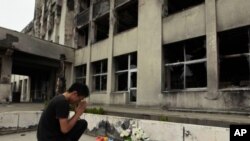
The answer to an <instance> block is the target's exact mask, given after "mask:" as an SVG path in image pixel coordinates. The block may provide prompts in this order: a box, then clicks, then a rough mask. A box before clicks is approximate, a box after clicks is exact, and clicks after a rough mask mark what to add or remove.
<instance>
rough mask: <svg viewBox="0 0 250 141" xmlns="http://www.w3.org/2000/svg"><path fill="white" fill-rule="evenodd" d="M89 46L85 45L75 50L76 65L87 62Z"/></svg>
mask: <svg viewBox="0 0 250 141" xmlns="http://www.w3.org/2000/svg"><path fill="white" fill-rule="evenodd" d="M88 53H89V52H88V47H84V48H81V49H78V50H76V51H75V66H78V65H82V64H87V62H88V58H89V55H90V54H88Z"/></svg>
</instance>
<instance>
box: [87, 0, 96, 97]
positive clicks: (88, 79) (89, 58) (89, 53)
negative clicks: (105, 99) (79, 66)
mask: <svg viewBox="0 0 250 141" xmlns="http://www.w3.org/2000/svg"><path fill="white" fill-rule="evenodd" d="M92 15H93V1H92V0H91V1H90V7H89V20H90V22H89V33H88V34H89V36H88V37H89V38H88V46H87V47H86V51H87V52H88V53H87V54H88V60H87V69H86V85H87V86H89V91H90V93H91V92H92V73H91V72H92V67H91V45H92V42H93V41H94V33H93V31H94V28H93V24H94V23H93V21H92V17H93V16H92ZM88 100H89V101H90V98H89V99H88Z"/></svg>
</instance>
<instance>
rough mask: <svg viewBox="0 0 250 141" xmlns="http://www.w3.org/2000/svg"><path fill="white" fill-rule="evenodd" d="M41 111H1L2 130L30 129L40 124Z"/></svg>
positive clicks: (0, 128)
mask: <svg viewBox="0 0 250 141" xmlns="http://www.w3.org/2000/svg"><path fill="white" fill-rule="evenodd" d="M41 113H42V112H41V111H18V112H3V113H0V130H2V131H13V130H23V129H30V128H32V127H35V126H37V125H38V122H39V119H40V116H41Z"/></svg>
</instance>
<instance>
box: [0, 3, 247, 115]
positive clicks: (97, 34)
mask: <svg viewBox="0 0 250 141" xmlns="http://www.w3.org/2000/svg"><path fill="white" fill-rule="evenodd" d="M249 7H250V1H249V0H237V1H235V0H188V1H183V0H36V8H35V17H34V20H33V21H32V22H31V24H30V25H29V26H31V27H29V26H28V27H27V28H25V29H24V30H23V32H24V33H26V34H29V35H33V36H35V37H37V38H40V39H42V40H47V41H49V42H53V43H55V44H56V45H64V46H69V47H72V48H73V50H74V58H73V61H72V62H70V61H68V60H67V58H68V56H67V55H65V57H66V60H65V61H66V62H67V61H68V63H67V64H68V65H67V69H66V70H67V71H66V72H65V75H66V77H65V78H66V87H68V86H69V85H70V84H71V83H72V82H80V83H85V84H87V85H88V86H89V88H90V91H91V94H90V97H89V99H88V100H89V101H90V102H91V103H94V104H119V105H136V106H158V107H160V106H162V107H165V108H167V109H169V110H187V111H188V110H190V109H195V110H198V111H206V110H212V111H231V112H233V111H243V112H248V111H249V110H250V102H249V101H250V97H249V94H250V20H249V18H248V17H249V16H250V10H249ZM0 46H1V44H0ZM51 51H52V50H51ZM45 52H46V50H45ZM14 53H15V51H14ZM5 54H6V53H5ZM14 61H15V60H13V63H15V62H14ZM58 61H60V59H59V55H57V64H58ZM3 63H4V59H3V58H2V66H3ZM58 67H59V66H57V67H56V66H55V69H54V71H57V72H58V70H60V69H58ZM2 70H3V67H2ZM48 72H49V73H50V72H51V71H48ZM3 73H4V72H2V73H1V74H3ZM50 74H53V75H48V76H47V78H48V79H45V80H43V81H44V82H45V83H48V82H51V83H53V84H54V83H55V81H56V80H54V81H52V78H56V77H55V76H57V73H50ZM3 77H4V76H3ZM3 77H1V80H3ZM34 77H40V76H39V75H35V76H34ZM34 77H33V78H31V84H32V79H36V78H34ZM42 78H46V77H42ZM37 79H39V78H37ZM50 79H51V81H49V80H50ZM40 82H41V81H39V83H40ZM22 83H24V81H23V82H22ZM25 83H26V82H25ZM38 85H39V84H38ZM54 85H55V84H54ZM54 85H53V86H54ZM48 86H50V85H48ZM34 87H35V85H34ZM39 89H42V88H39ZM31 91H32V87H31V90H30V92H31ZM51 91H52V90H51ZM53 91H54V90H53ZM50 93H51V92H50ZM50 93H48V94H50ZM54 94H55V93H54ZM30 95H32V94H30ZM50 95H53V94H50ZM44 97H49V96H46V95H45V96H44Z"/></svg>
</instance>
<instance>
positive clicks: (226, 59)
mask: <svg viewBox="0 0 250 141" xmlns="http://www.w3.org/2000/svg"><path fill="white" fill-rule="evenodd" d="M249 33H250V28H249V27H242V28H237V29H233V30H229V31H224V32H221V33H219V56H220V67H219V68H220V73H219V74H220V88H228V87H231V88H237V87H249V86H250V47H249V44H250V42H249V38H250V35H249Z"/></svg>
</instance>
